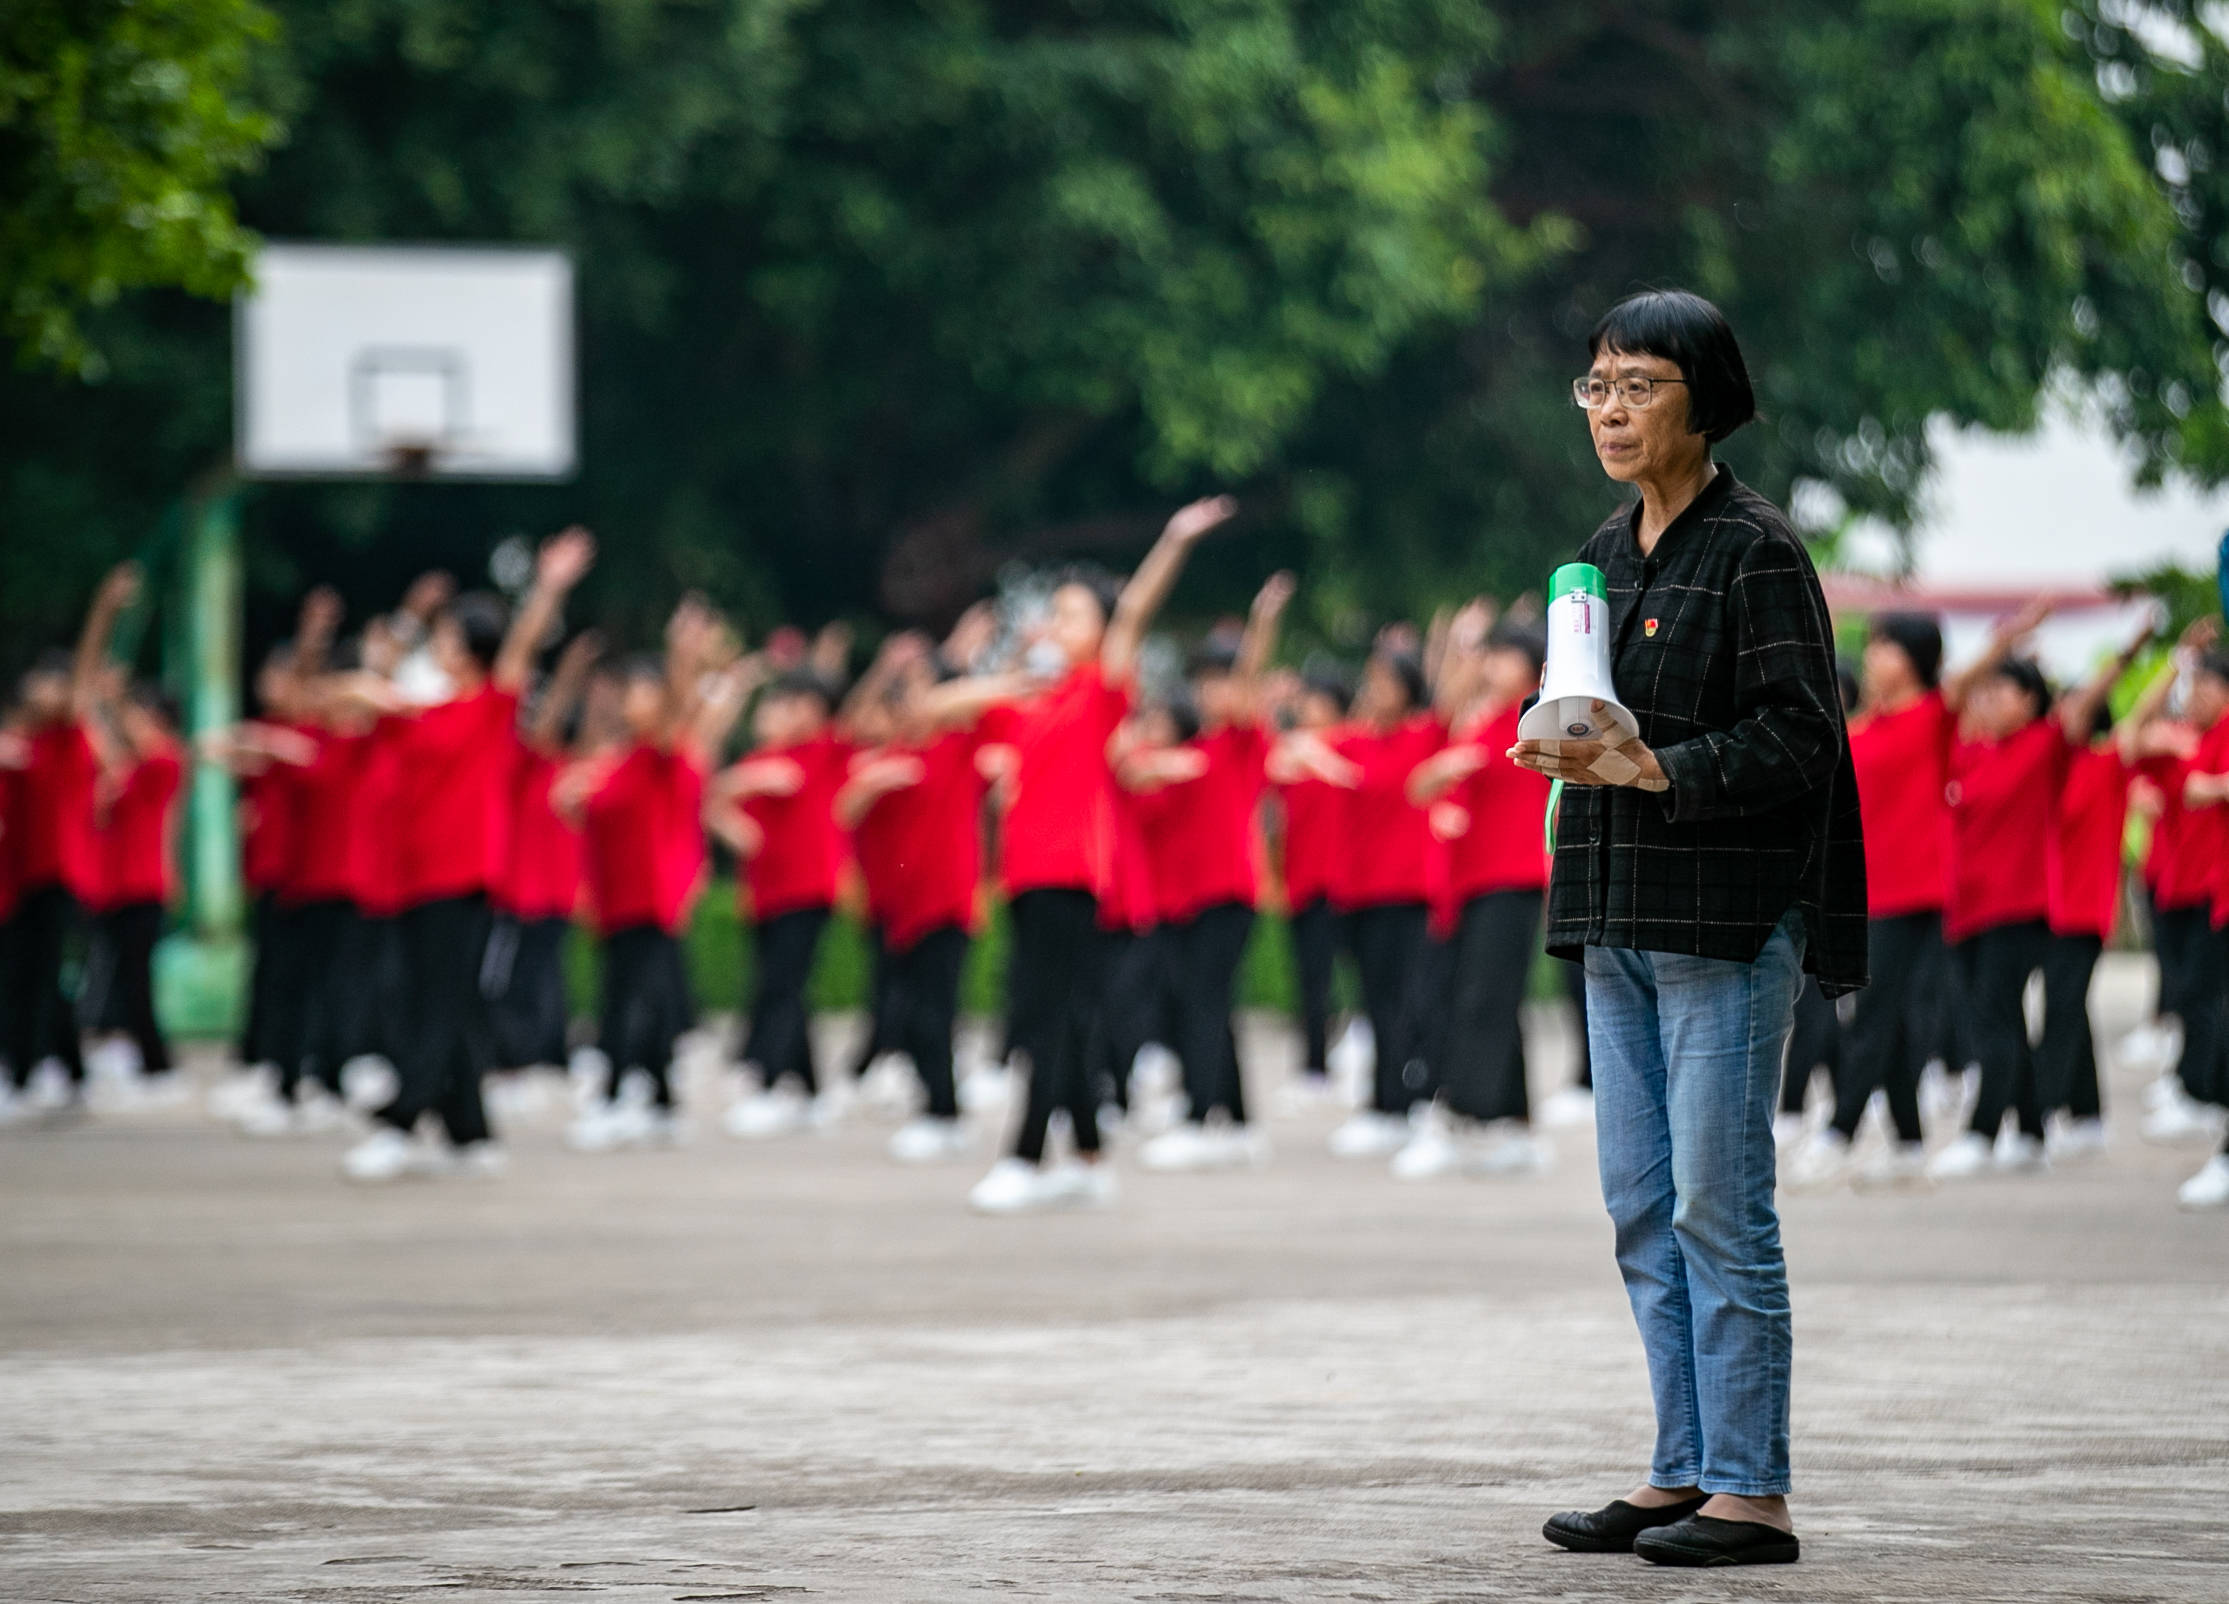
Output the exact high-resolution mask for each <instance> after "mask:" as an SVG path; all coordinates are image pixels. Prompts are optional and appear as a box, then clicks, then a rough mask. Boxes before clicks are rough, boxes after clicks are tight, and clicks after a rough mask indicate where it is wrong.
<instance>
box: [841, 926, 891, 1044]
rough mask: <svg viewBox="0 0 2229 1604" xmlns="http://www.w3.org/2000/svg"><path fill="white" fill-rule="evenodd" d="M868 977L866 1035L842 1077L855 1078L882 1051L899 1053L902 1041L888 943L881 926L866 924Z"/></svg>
mask: <svg viewBox="0 0 2229 1604" xmlns="http://www.w3.org/2000/svg"><path fill="white" fill-rule="evenodd" d="M867 945H868V962H869V970H868V974H869V980H868V989H867V1035H866V1038H865V1040H863V1041H862V1042H860V1044H859V1051H858V1052H857V1053H855V1054H854V1055H853V1056H852V1061H851V1069H850V1072H849V1074H848V1075H847V1076H846V1077H845V1078H846V1079H847V1080H858V1079H859V1078H860V1077H861V1076H863V1075H865V1074H866V1073H867V1070H868V1067H869V1066H870V1065H872V1064H873V1063H874V1061H875V1060H876V1059H878V1058H880V1057H881V1056H882V1055H883V1054H884V1053H902V1052H904V1051H905V1043H904V1042H903V1041H902V1040H901V1039H900V1037H901V1035H902V1034H903V1029H904V1023H905V1022H904V1020H903V1019H901V1018H900V1017H899V1014H900V1010H899V1005H898V999H897V995H896V992H895V986H896V979H895V975H894V971H893V968H892V964H891V956H890V947H889V943H887V942H886V941H884V940H883V936H882V927H881V926H880V925H869V926H868V927H867Z"/></svg>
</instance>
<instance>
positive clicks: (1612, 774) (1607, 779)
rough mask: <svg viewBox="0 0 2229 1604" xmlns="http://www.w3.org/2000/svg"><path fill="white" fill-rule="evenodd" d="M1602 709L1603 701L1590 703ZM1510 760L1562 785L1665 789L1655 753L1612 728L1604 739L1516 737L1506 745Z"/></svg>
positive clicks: (1667, 782) (1668, 785)
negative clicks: (1531, 738) (1514, 742)
mask: <svg viewBox="0 0 2229 1604" xmlns="http://www.w3.org/2000/svg"><path fill="white" fill-rule="evenodd" d="M1594 710H1595V711H1596V712H1597V713H1599V712H1601V711H1603V704H1602V703H1600V702H1597V703H1595V704H1594ZM1509 758H1510V761H1511V762H1513V763H1515V764H1516V765H1517V766H1518V767H1519V768H1524V769H1530V770H1532V771H1533V773H1535V774H1545V775H1547V776H1548V778H1549V779H1551V780H1561V781H1563V783H1564V784H1566V785H1629V786H1632V787H1633V788H1634V789H1636V790H1640V791H1668V790H1670V789H1671V788H1672V782H1671V781H1670V780H1669V779H1667V778H1665V775H1664V769H1663V766H1662V765H1661V764H1659V763H1658V762H1657V761H1656V754H1655V753H1654V752H1652V751H1650V750H1649V749H1648V746H1647V744H1646V743H1644V742H1643V741H1642V740H1641V738H1640V737H1639V736H1638V735H1626V734H1624V733H1623V732H1622V731H1618V730H1613V731H1612V732H1611V738H1610V739H1609V740H1606V741H1519V742H1518V743H1517V744H1516V745H1515V746H1513V747H1511V748H1510V749H1509Z"/></svg>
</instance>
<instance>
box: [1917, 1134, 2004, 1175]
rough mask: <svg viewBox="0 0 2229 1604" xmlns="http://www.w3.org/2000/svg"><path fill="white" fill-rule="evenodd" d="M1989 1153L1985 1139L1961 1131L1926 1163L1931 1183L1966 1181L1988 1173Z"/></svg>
mask: <svg viewBox="0 0 2229 1604" xmlns="http://www.w3.org/2000/svg"><path fill="white" fill-rule="evenodd" d="M1990 1157H1991V1151H1990V1147H1989V1142H1988V1140H1987V1139H1986V1138H1985V1137H1981V1136H1977V1135H1976V1134H1975V1133H1974V1132H1972V1131H1961V1132H1960V1133H1959V1134H1958V1136H1957V1137H1956V1138H1955V1139H1953V1140H1952V1142H1951V1143H1950V1145H1949V1146H1948V1147H1945V1148H1944V1149H1943V1150H1942V1151H1941V1152H1939V1153H1937V1154H1936V1155H1935V1156H1934V1157H1933V1158H1931V1159H1929V1160H1928V1161H1927V1178H1928V1179H1929V1180H1932V1181H1966V1180H1971V1179H1972V1178H1973V1177H1975V1176H1976V1175H1984V1174H1987V1173H1988V1170H1989V1161H1990Z"/></svg>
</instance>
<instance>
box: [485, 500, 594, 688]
mask: <svg viewBox="0 0 2229 1604" xmlns="http://www.w3.org/2000/svg"><path fill="white" fill-rule="evenodd" d="M595 561H596V537H595V536H594V535H591V534H590V533H589V532H588V531H587V530H585V529H583V528H582V527H581V526H580V525H578V524H575V525H573V527H572V528H570V529H567V530H566V531H564V532H563V533H562V534H556V535H552V536H550V538H549V539H547V540H545V541H543V542H542V550H541V555H540V557H539V558H538V559H537V561H536V562H535V565H534V588H533V589H532V590H530V591H528V592H527V593H526V600H525V601H524V602H522V603H520V604H519V610H518V612H517V614H516V615H515V616H514V617H513V618H512V619H511V628H510V630H509V632H508V633H506V634H505V635H504V637H503V646H502V649H501V650H500V651H498V652H497V653H496V656H495V669H494V671H493V672H492V673H491V674H490V675H489V678H490V679H492V680H493V681H494V682H495V688H496V689H497V690H499V691H506V692H508V693H510V694H511V695H513V696H516V695H517V694H518V693H519V692H520V691H523V690H524V689H526V676H527V673H528V671H529V670H530V669H532V668H533V666H534V654H535V652H536V651H538V650H539V649H540V648H541V644H542V638H543V637H544V636H545V635H547V634H548V633H549V628H550V625H551V624H552V623H554V622H555V621H556V619H557V609H558V608H559V607H560V606H562V605H563V604H564V601H565V597H566V595H567V594H568V593H569V592H570V591H571V590H572V588H573V587H574V586H575V585H577V584H579V583H580V582H581V578H582V576H583V575H585V574H586V573H587V572H588V570H589V567H590V565H592V564H593V563H594V562H595Z"/></svg>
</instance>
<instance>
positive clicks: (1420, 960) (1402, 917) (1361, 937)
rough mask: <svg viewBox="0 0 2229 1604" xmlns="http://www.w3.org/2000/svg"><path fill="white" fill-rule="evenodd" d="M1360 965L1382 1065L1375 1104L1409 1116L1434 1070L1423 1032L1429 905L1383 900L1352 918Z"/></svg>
mask: <svg viewBox="0 0 2229 1604" xmlns="http://www.w3.org/2000/svg"><path fill="white" fill-rule="evenodd" d="M1351 918H1352V920H1353V926H1352V928H1353V931H1354V952H1355V961H1356V965H1357V967H1358V968H1360V970H1361V971H1362V1006H1363V1008H1364V1010H1365V1011H1366V1012H1368V1014H1369V1015H1370V1031H1371V1034H1372V1035H1374V1036H1375V1037H1376V1038H1377V1048H1378V1067H1377V1078H1376V1083H1375V1085H1374V1087H1373V1089H1372V1093H1371V1098H1370V1105H1371V1107H1373V1108H1375V1109H1376V1110H1377V1111H1378V1112H1379V1113H1381V1114H1405V1113H1407V1112H1408V1111H1409V1107H1410V1105H1411V1104H1413V1103H1415V1102H1416V1101H1417V1099H1418V1098H1420V1097H1422V1096H1423V1095H1424V1092H1425V1089H1426V1087H1427V1086H1428V1085H1429V1084H1430V1080H1431V1071H1430V1069H1429V1068H1428V1067H1427V1065H1426V1064H1425V1061H1424V1043H1423V1040H1422V1033H1421V1028H1420V1027H1421V1023H1422V1020H1421V1012H1422V1009H1421V1004H1422V998H1421V997H1420V995H1419V993H1420V992H1421V991H1422V990H1423V970H1424V964H1425V943H1426V941H1427V939H1428V931H1427V928H1426V920H1425V910H1424V904H1423V903H1421V902H1392V903H1381V904H1379V905H1378V906H1376V907H1372V908H1360V909H1357V910H1356V911H1355V912H1354V913H1353V915H1352V916H1351Z"/></svg>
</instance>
